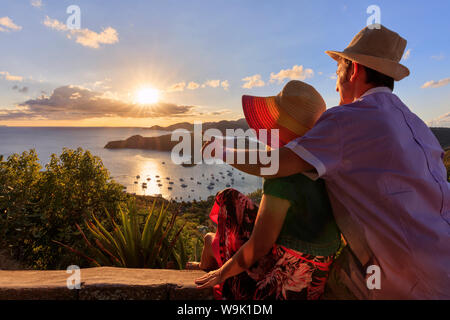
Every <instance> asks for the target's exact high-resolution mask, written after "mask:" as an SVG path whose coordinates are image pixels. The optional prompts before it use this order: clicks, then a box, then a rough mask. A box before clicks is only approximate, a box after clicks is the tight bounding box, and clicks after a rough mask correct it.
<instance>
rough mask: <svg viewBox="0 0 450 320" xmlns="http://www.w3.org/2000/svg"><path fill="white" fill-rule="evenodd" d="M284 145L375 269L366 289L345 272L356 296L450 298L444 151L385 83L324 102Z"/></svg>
mask: <svg viewBox="0 0 450 320" xmlns="http://www.w3.org/2000/svg"><path fill="white" fill-rule="evenodd" d="M286 146H287V147H288V148H290V149H291V150H292V151H294V152H295V153H296V154H297V155H298V156H300V157H301V158H302V159H304V160H305V161H307V162H308V163H310V164H311V165H312V166H313V167H314V168H315V169H316V170H315V172H308V173H305V175H307V176H309V177H310V178H311V179H317V178H319V177H320V178H323V179H324V180H325V182H326V187H327V190H328V194H329V197H330V201H331V204H332V207H333V213H334V215H335V218H336V222H337V224H338V226H339V228H340V230H341V232H342V233H343V235H344V237H345V238H346V240H347V241H348V244H349V246H350V248H351V249H352V251H353V252H354V254H355V256H356V257H357V260H359V263H360V266H362V269H361V270H362V272H364V270H367V268H368V266H370V265H376V266H378V267H379V268H380V270H381V283H380V285H381V289H373V290H369V289H368V288H367V286H366V283H365V281H366V279H365V277H366V275H365V272H364V274H362V275H361V274H360V275H355V276H354V277H353V279H352V281H353V282H354V283H353V285H354V288H356V289H355V290H358V291H359V292H358V293H357V294H356V295H357V296H359V297H363V298H380V299H391V298H394V299H397V298H399V299H403V298H406V299H415V298H417V299H427V298H435V299H440V298H447V299H449V298H450V184H449V183H448V182H447V173H446V169H445V166H444V164H443V155H444V151H443V150H442V148H441V146H440V145H439V142H438V141H437V139H436V137H435V136H434V135H433V133H432V132H431V130H430V129H429V128H428V127H427V126H426V124H425V123H424V122H423V121H422V120H421V119H420V118H419V117H417V116H416V115H415V114H414V113H412V112H411V111H410V110H409V109H408V107H407V106H406V105H404V104H403V103H402V101H401V100H400V99H399V98H398V97H397V96H396V95H395V94H393V93H392V92H391V91H390V89H389V88H386V87H377V88H373V89H371V90H368V91H367V92H366V93H365V94H364V95H363V96H362V97H361V98H359V99H358V100H356V101H355V102H353V103H351V104H347V105H343V106H339V107H333V108H330V109H328V110H327V111H326V112H324V113H323V115H322V116H321V117H320V119H319V120H318V122H317V123H316V125H315V126H314V127H313V128H312V129H311V130H310V131H308V132H307V133H306V134H305V135H304V136H303V137H300V138H297V139H295V140H293V141H291V142H290V143H289V144H288V145H286ZM361 270H360V271H361ZM349 273H350V274H355V272H349Z"/></svg>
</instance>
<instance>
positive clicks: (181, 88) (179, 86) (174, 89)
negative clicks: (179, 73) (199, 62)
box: [167, 82, 186, 92]
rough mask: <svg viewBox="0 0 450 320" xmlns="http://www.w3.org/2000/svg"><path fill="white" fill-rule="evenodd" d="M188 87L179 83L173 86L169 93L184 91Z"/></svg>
mask: <svg viewBox="0 0 450 320" xmlns="http://www.w3.org/2000/svg"><path fill="white" fill-rule="evenodd" d="M185 87H186V82H178V83H175V84H173V85H171V86H170V87H169V88H168V89H167V91H168V92H177V91H184V88H185Z"/></svg>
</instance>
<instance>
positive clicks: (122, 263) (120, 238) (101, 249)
mask: <svg viewBox="0 0 450 320" xmlns="http://www.w3.org/2000/svg"><path fill="white" fill-rule="evenodd" d="M156 201H157V200H156V199H155V200H154V201H153V205H152V207H151V209H150V210H149V211H148V213H147V215H146V216H145V220H144V221H141V219H140V218H141V217H140V213H139V211H138V209H137V208H136V206H135V203H134V201H129V202H128V205H127V207H125V209H122V208H119V214H118V216H119V218H120V222H119V223H116V221H115V219H114V217H113V216H111V215H110V214H109V213H108V211H106V214H107V216H108V218H109V220H110V222H111V223H110V225H111V227H110V228H109V227H108V226H105V225H104V224H103V223H101V222H100V221H99V220H98V219H97V218H96V216H95V215H92V220H91V221H86V223H85V224H86V226H87V229H88V230H89V233H90V234H91V235H92V238H93V239H94V243H95V245H93V244H92V243H91V241H89V240H88V237H87V236H86V235H85V233H84V232H83V231H82V230H81V228H80V227H79V226H78V225H77V227H78V229H79V230H80V232H81V234H82V236H83V238H84V239H85V241H86V244H87V245H88V247H89V252H90V254H88V255H87V254H84V253H82V252H79V251H77V250H75V249H74V248H71V247H69V246H67V245H65V244H62V243H60V242H57V241H55V242H57V243H58V244H60V245H62V246H64V247H66V248H68V249H70V250H71V251H73V252H75V253H77V254H79V255H81V256H83V257H85V258H86V259H88V260H89V261H90V262H92V263H93V264H94V265H96V266H117V267H123V268H167V266H168V264H169V263H170V262H172V263H174V265H175V266H176V267H177V268H178V269H183V268H184V266H185V264H186V262H187V259H186V254H185V250H184V245H183V242H182V241H181V240H180V234H181V231H182V230H183V227H184V225H183V226H181V227H179V228H176V227H175V222H176V218H177V216H178V213H179V212H178V211H177V210H175V211H173V213H172V215H171V217H170V218H169V210H168V207H169V205H170V204H166V205H165V204H164V202H163V203H162V204H161V207H160V209H159V210H158V209H156V208H155V204H156ZM158 212H159V213H158ZM108 229H109V230H108Z"/></svg>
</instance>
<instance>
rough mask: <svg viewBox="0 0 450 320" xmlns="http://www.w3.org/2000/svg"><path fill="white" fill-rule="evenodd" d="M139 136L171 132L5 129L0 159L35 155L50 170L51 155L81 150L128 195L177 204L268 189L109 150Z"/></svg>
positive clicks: (214, 170)
mask: <svg viewBox="0 0 450 320" xmlns="http://www.w3.org/2000/svg"><path fill="white" fill-rule="evenodd" d="M137 134H139V135H141V136H143V137H155V136H159V135H164V134H170V132H169V131H158V130H152V129H147V128H120V127H89V128H86V127H9V126H7V127H2V126H0V155H3V156H4V158H5V159H6V158H7V157H8V156H10V155H12V154H14V153H19V154H20V153H22V152H23V151H28V150H30V149H35V150H36V152H37V154H38V157H39V162H40V164H41V165H42V167H43V168H44V167H45V164H47V163H48V162H49V159H50V156H51V154H56V155H60V154H61V152H62V149H63V148H64V147H67V148H71V149H76V148H78V147H81V148H83V149H84V150H89V151H90V152H91V153H92V154H93V155H95V156H98V157H100V158H101V159H102V162H103V165H104V166H105V167H106V168H107V169H108V171H109V173H110V176H111V178H112V179H114V180H115V181H116V182H118V183H120V184H121V185H123V186H124V190H125V191H126V192H129V193H134V194H137V195H154V196H162V197H164V198H165V199H168V200H174V201H192V200H194V199H195V200H205V199H207V198H208V197H209V196H214V195H215V194H216V193H217V192H218V191H220V190H222V189H224V188H227V187H232V188H235V189H237V190H239V191H241V192H243V193H250V192H253V191H255V190H257V189H258V188H261V187H262V179H261V178H259V177H255V176H252V175H248V174H245V173H243V172H240V171H238V170H236V169H234V168H232V167H231V166H229V165H228V164H225V163H224V164H211V165H208V164H198V165H196V166H194V167H183V166H181V165H177V164H175V163H173V162H172V160H171V154H170V152H165V151H153V150H138V149H105V148H104V146H105V145H106V144H107V143H108V142H109V141H114V140H125V139H127V138H129V137H130V136H133V135H137ZM144 183H145V184H146V185H144ZM208 186H209V188H208Z"/></svg>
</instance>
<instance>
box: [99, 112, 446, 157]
mask: <svg viewBox="0 0 450 320" xmlns="http://www.w3.org/2000/svg"><path fill="white" fill-rule="evenodd" d="M211 128H215V129H219V130H220V131H221V132H222V133H223V134H225V131H226V129H243V130H247V129H248V125H247V122H246V121H245V119H239V120H236V121H225V120H224V121H220V122H206V123H203V125H202V129H203V130H207V129H211ZM176 129H186V130H189V131H192V130H194V125H193V124H192V123H188V122H181V123H176V124H173V125H170V126H168V127H161V126H153V127H150V128H148V130H163V131H173V130H176ZM430 129H431V131H432V132H433V133H434V134H435V136H436V137H437V139H438V141H439V143H440V144H441V146H442V148H443V149H444V150H446V149H450V128H430ZM191 142H192V141H191ZM176 144H178V141H171V139H170V134H167V135H162V136H159V137H143V136H141V135H135V136H132V137H130V138H128V139H126V140H119V141H110V142H108V143H107V144H106V145H105V148H106V149H123V148H129V149H145V150H158V151H170V150H172V148H173V147H174V146H175V145H176ZM192 145H193V143H192Z"/></svg>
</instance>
